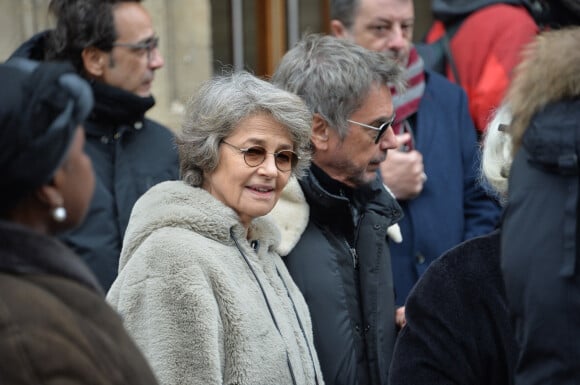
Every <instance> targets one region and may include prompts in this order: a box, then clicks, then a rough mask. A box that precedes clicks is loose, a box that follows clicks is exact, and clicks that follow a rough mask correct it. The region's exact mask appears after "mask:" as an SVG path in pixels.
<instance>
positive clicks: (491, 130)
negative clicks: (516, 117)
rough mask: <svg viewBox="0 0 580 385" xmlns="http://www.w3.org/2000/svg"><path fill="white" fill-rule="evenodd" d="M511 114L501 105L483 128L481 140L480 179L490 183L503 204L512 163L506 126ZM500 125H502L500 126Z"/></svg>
mask: <svg viewBox="0 0 580 385" xmlns="http://www.w3.org/2000/svg"><path fill="white" fill-rule="evenodd" d="M511 121H512V114H511V112H510V110H509V108H508V107H507V105H505V104H504V105H502V106H501V107H500V108H499V109H498V110H497V111H496V112H495V113H494V115H493V118H492V119H491V121H490V122H489V123H488V125H487V128H486V130H485V137H484V139H483V142H482V155H481V181H482V183H483V184H484V185H486V182H487V185H490V186H491V188H492V189H493V190H494V191H493V193H495V195H496V197H497V198H498V200H499V201H500V203H502V204H505V203H506V200H507V192H508V176H509V171H510V168H511V165H512V161H513V156H512V141H511V137H510V135H509V133H508V132H507V127H506V126H509V124H510V123H511ZM500 125H504V126H503V127H501V128H500Z"/></svg>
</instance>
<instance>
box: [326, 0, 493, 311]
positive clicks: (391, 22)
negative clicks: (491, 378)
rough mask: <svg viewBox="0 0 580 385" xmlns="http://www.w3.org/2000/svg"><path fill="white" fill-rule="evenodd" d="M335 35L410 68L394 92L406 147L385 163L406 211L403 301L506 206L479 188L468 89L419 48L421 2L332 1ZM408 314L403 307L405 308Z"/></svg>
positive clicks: (384, 172)
mask: <svg viewBox="0 0 580 385" xmlns="http://www.w3.org/2000/svg"><path fill="white" fill-rule="evenodd" d="M331 11H332V20H331V31H332V34H333V35H334V36H337V37H340V38H343V39H345V40H349V41H352V42H354V43H356V44H358V45H360V46H362V47H365V48H367V49H370V50H373V51H377V52H384V53H387V54H388V55H390V56H391V57H393V58H395V59H396V60H397V62H398V63H399V64H400V65H401V66H402V67H403V68H404V73H403V76H404V78H405V80H406V83H407V89H406V90H405V92H402V93H401V92H394V94H393V104H394V106H395V112H396V114H397V119H396V120H395V122H394V123H393V130H394V132H395V134H397V140H398V142H399V143H398V144H399V145H398V147H399V149H398V150H397V151H393V152H392V153H391V155H390V156H389V158H388V159H387V160H386V161H385V162H383V163H382V164H381V176H382V178H383V182H384V183H385V184H386V185H387V186H388V187H389V189H391V191H392V192H393V194H394V195H395V197H396V198H397V200H398V202H399V204H400V205H401V207H402V208H403V212H404V215H405V216H404V219H403V220H402V221H401V222H400V224H399V225H400V227H401V234H402V236H403V241H402V242H401V243H395V244H393V245H392V247H391V254H392V257H393V273H394V277H395V294H396V303H397V305H399V306H401V307H402V306H403V305H404V303H405V299H406V298H407V295H408V294H409V292H410V291H411V288H412V287H413V285H414V284H415V283H416V282H417V281H418V280H419V277H421V275H422V274H423V273H424V272H425V270H426V269H427V267H428V266H429V264H430V263H431V262H432V261H434V260H435V259H436V258H437V257H438V256H440V255H441V254H442V253H443V252H444V251H446V250H448V249H449V248H451V247H453V246H455V245H457V244H459V243H461V242H463V241H465V240H467V239H470V238H473V237H475V236H478V235H482V234H487V233H489V232H490V231H492V230H493V229H494V228H495V226H496V225H497V223H498V220H499V214H500V209H499V205H498V204H497V203H496V202H494V201H493V199H491V198H490V197H489V196H488V195H487V194H486V192H485V190H484V189H483V188H482V186H481V185H480V184H479V179H478V173H477V170H479V168H480V167H479V157H478V149H479V146H478V143H477V138H476V134H475V129H474V127H473V121H472V120H471V117H470V115H469V110H468V100H467V96H466V94H465V92H464V91H463V90H462V89H461V87H459V86H458V85H456V84H452V83H451V82H449V81H448V80H447V79H445V78H444V77H443V76H441V75H439V74H437V73H433V72H431V71H425V69H424V66H423V61H422V59H421V58H420V57H419V55H418V54H417V50H416V49H415V47H414V46H413V44H412V38H413V23H414V18H415V15H414V8H413V0H332V2H331ZM401 309H402V308H401Z"/></svg>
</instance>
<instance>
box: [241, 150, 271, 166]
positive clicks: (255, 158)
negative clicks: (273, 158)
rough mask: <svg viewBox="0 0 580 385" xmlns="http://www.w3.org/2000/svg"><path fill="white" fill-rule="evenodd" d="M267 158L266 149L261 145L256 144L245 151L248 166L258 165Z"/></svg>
mask: <svg viewBox="0 0 580 385" xmlns="http://www.w3.org/2000/svg"><path fill="white" fill-rule="evenodd" d="M264 159H266V149H265V148H263V147H260V146H254V147H250V148H248V149H247V150H246V151H245V152H244V160H245V161H246V163H247V165H248V166H251V167H256V166H259V165H260V164H262V162H263V161H264Z"/></svg>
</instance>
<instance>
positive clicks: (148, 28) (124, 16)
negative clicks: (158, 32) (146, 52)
mask: <svg viewBox="0 0 580 385" xmlns="http://www.w3.org/2000/svg"><path fill="white" fill-rule="evenodd" d="M113 17H114V20H115V30H116V32H117V40H118V41H124V42H139V41H143V40H146V39H148V38H151V37H152V36H153V35H154V29H153V23H152V21H151V16H150V15H149V12H147V10H146V9H145V8H144V7H143V5H141V4H140V3H138V2H122V3H119V4H116V5H114V6H113Z"/></svg>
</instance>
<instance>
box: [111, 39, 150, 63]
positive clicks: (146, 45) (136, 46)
mask: <svg viewBox="0 0 580 385" xmlns="http://www.w3.org/2000/svg"><path fill="white" fill-rule="evenodd" d="M113 47H125V48H129V49H130V50H132V51H140V50H145V51H147V62H148V63H151V58H152V56H153V55H152V53H153V51H154V50H156V49H157V48H159V36H157V35H155V36H152V37H150V38H147V39H145V40H144V41H141V42H139V43H113Z"/></svg>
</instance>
